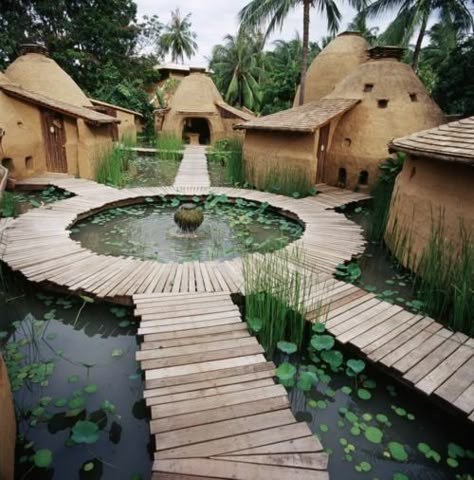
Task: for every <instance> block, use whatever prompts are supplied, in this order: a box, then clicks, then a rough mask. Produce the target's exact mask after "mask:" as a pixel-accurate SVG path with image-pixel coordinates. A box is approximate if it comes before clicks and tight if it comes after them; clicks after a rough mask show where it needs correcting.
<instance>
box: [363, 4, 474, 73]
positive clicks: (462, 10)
mask: <svg viewBox="0 0 474 480" xmlns="http://www.w3.org/2000/svg"><path fill="white" fill-rule="evenodd" d="M469 1H470V0H375V1H372V3H371V4H370V5H368V6H367V8H366V9H365V12H366V13H367V15H368V16H369V17H376V16H379V15H383V14H385V13H387V12H388V11H393V10H398V11H397V14H396V15H397V16H396V18H395V20H393V21H392V23H390V25H389V26H388V28H387V30H386V31H385V32H384V33H383V34H382V35H381V40H382V41H383V42H384V43H392V44H399V45H404V46H407V45H408V44H409V42H410V39H411V38H412V37H413V35H414V34H415V32H417V31H418V34H417V37H416V44H415V48H414V52H413V60H412V67H413V69H414V70H416V69H417V68H418V62H419V59H420V52H421V46H422V44H423V39H424V37H425V34H426V29H427V26H428V22H429V20H430V19H432V18H437V19H440V20H443V19H445V20H446V19H450V20H451V21H452V22H453V23H454V24H456V25H458V27H459V29H460V31H462V32H468V31H469V30H471V29H472V27H473V18H472V14H471V12H470V11H469V9H468V7H467V4H468V2H469Z"/></svg>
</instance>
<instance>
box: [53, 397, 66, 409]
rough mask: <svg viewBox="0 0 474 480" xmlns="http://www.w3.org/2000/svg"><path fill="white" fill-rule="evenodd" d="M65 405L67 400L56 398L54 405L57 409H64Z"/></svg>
mask: <svg viewBox="0 0 474 480" xmlns="http://www.w3.org/2000/svg"><path fill="white" fill-rule="evenodd" d="M66 404H67V400H66V399H65V398H58V399H57V400H56V401H55V402H54V405H55V406H56V407H58V408H61V407H64V406H66Z"/></svg>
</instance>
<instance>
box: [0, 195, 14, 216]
mask: <svg viewBox="0 0 474 480" xmlns="http://www.w3.org/2000/svg"><path fill="white" fill-rule="evenodd" d="M0 211H1V216H2V217H14V216H15V214H16V211H17V202H16V200H15V195H13V194H12V193H10V192H3V195H2V198H1V199H0Z"/></svg>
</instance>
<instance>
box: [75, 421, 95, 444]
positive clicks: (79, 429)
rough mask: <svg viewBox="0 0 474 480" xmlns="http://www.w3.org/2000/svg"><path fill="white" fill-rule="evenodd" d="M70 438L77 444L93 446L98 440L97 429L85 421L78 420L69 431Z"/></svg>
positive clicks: (93, 424)
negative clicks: (70, 433)
mask: <svg viewBox="0 0 474 480" xmlns="http://www.w3.org/2000/svg"><path fill="white" fill-rule="evenodd" d="M71 432H72V435H71V438H72V440H73V441H74V442H75V443H78V444H82V443H85V444H93V443H95V442H97V440H99V427H98V426H97V425H96V424H95V423H93V422H89V421H87V420H85V421H82V420H80V421H79V422H77V423H76V424H75V425H74V426H73V427H72V429H71Z"/></svg>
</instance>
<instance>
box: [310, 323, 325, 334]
mask: <svg viewBox="0 0 474 480" xmlns="http://www.w3.org/2000/svg"><path fill="white" fill-rule="evenodd" d="M311 330H313V332H314V333H323V332H324V331H326V325H324V323H321V322H317V323H313V325H312V326H311Z"/></svg>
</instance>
